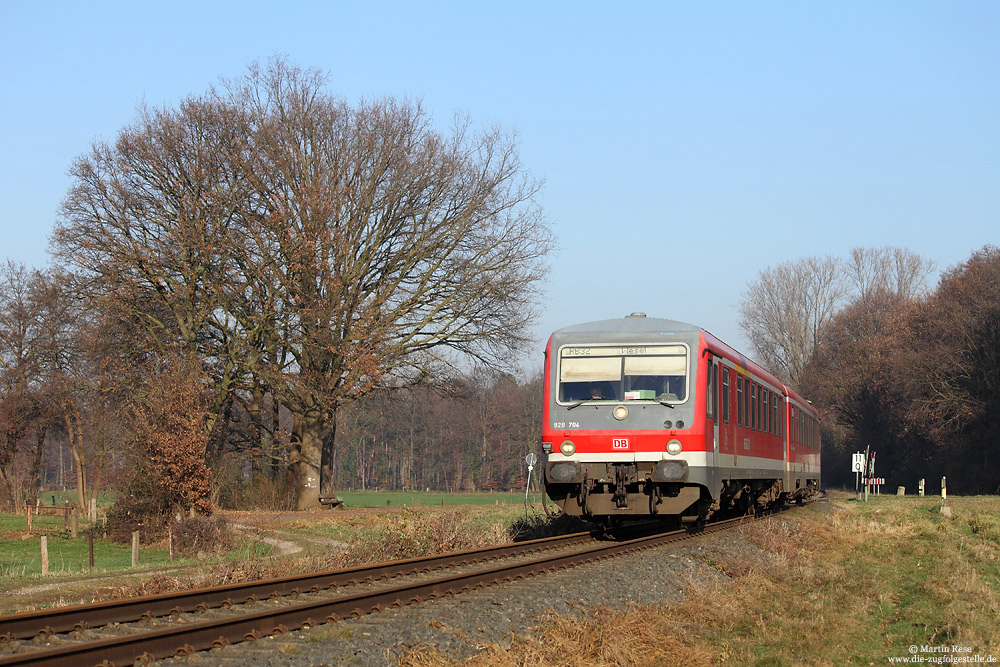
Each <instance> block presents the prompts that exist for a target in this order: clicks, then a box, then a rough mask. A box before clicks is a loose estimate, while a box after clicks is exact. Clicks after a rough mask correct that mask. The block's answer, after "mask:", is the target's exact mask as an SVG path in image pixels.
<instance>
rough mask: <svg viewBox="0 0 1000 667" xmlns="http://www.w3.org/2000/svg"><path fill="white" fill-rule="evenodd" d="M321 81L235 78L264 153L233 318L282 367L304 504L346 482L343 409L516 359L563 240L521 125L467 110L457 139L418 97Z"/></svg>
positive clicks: (256, 160) (252, 162)
mask: <svg viewBox="0 0 1000 667" xmlns="http://www.w3.org/2000/svg"><path fill="white" fill-rule="evenodd" d="M323 83H324V79H323V76H322V75H321V74H320V73H319V72H317V71H314V70H310V71H305V70H300V69H298V68H295V67H291V66H289V65H287V64H286V63H284V62H283V61H280V60H277V61H272V62H271V63H270V65H269V66H268V67H267V68H264V69H261V68H257V67H253V68H251V71H250V73H249V74H248V75H247V76H246V77H245V78H244V79H242V80H240V81H238V82H234V83H231V84H230V89H231V90H232V91H233V92H232V94H233V96H234V99H236V100H237V102H236V105H237V106H238V108H240V109H241V110H242V111H243V112H244V114H245V115H244V122H245V123H246V127H247V135H248V136H250V137H251V143H252V145H253V146H254V147H255V149H256V150H254V151H252V152H250V153H248V154H247V156H246V158H247V164H246V165H245V166H244V167H243V169H244V173H245V174H246V175H247V181H248V184H249V188H250V189H251V191H252V193H253V195H252V201H253V202H254V204H255V208H254V210H253V211H248V212H246V213H247V214H248V215H247V217H246V218H244V219H243V220H242V225H241V226H240V228H239V229H238V233H239V234H240V235H241V238H242V240H243V242H242V244H241V246H240V247H241V248H243V249H245V254H243V255H242V256H241V275H242V276H244V278H245V281H246V282H245V283H241V284H240V285H239V287H240V292H241V293H244V294H246V293H248V294H251V295H252V298H249V299H242V300H241V301H240V302H241V303H244V304H252V305H253V306H254V307H253V308H252V309H251V310H249V311H243V312H234V313H233V316H234V318H236V319H237V320H238V321H239V327H240V328H241V329H242V330H246V331H250V330H254V331H259V332H261V338H260V344H261V345H262V346H263V349H265V350H267V351H268V355H269V356H271V358H272V359H280V360H282V361H284V362H285V363H284V364H276V365H273V366H267V367H264V368H263V369H262V377H263V378H264V381H265V382H266V384H267V385H268V386H269V387H270V388H271V389H272V391H274V392H275V393H276V394H277V395H279V396H281V397H282V400H283V402H284V403H285V405H287V406H288V407H289V408H290V409H292V411H293V412H295V413H296V414H297V415H298V416H299V418H300V421H299V422H298V431H299V435H300V438H299V441H298V443H297V447H296V449H295V456H296V460H295V463H296V464H297V466H298V468H299V471H300V482H301V489H300V506H303V507H305V506H309V505H312V504H314V503H315V502H316V500H317V498H318V497H323V496H330V495H332V493H333V487H332V483H333V479H334V469H333V462H334V457H333V454H334V438H335V430H336V412H337V409H338V408H339V407H340V406H342V405H344V404H345V403H347V402H349V401H351V400H354V399H355V398H357V397H359V396H363V395H366V394H367V393H368V392H370V391H373V390H376V389H380V388H400V387H406V386H413V385H419V384H427V383H433V382H440V381H442V380H444V379H446V378H448V377H450V376H451V375H453V374H454V372H455V369H456V365H455V360H456V356H455V355H459V356H462V355H464V356H468V357H473V358H475V359H477V360H479V361H481V362H483V363H486V364H488V365H492V366H494V367H496V366H503V365H504V364H506V363H507V362H508V360H509V359H510V358H511V356H512V354H513V353H514V351H516V350H518V349H519V348H520V347H521V346H522V345H523V344H525V343H526V342H527V340H528V338H527V336H528V325H529V324H530V323H531V322H532V320H533V317H534V314H535V309H534V307H533V304H534V299H535V298H536V296H537V290H538V283H539V282H540V280H541V278H542V277H543V275H544V272H545V266H544V264H543V259H544V257H545V255H546V254H547V252H548V251H549V248H550V246H551V239H550V234H549V231H548V228H547V227H546V226H545V224H544V222H543V220H542V217H541V215H540V211H539V210H538V208H537V207H536V206H535V205H534V203H533V199H532V198H533V196H534V195H535V193H536V192H537V189H538V183H536V182H534V181H532V180H530V179H529V178H528V177H527V176H526V174H525V171H524V169H523V167H522V166H521V164H520V162H519V160H518V156H517V151H516V143H515V142H514V140H513V138H512V137H510V136H508V135H506V134H504V133H503V132H502V131H500V130H498V129H492V130H488V131H486V132H481V133H477V132H474V131H473V129H472V128H471V127H470V125H469V124H468V123H467V122H465V121H459V122H457V123H456V124H455V125H454V126H453V128H452V130H451V132H450V134H447V135H444V134H441V133H439V132H437V131H436V130H434V129H433V126H432V123H431V119H430V117H429V115H428V114H427V113H426V112H425V111H424V110H423V109H422V108H421V107H420V105H418V104H413V103H409V102H406V101H399V100H394V99H385V100H379V101H376V102H361V103H359V104H357V105H355V106H351V105H348V104H347V103H345V102H344V101H342V100H339V99H338V98H336V97H333V96H331V95H329V94H327V93H325V92H324V91H323V88H322V86H323ZM250 214H252V215H250ZM259 304H268V305H269V307H270V308H271V309H272V310H271V312H261V310H260V308H259ZM262 322H269V323H275V324H277V326H262ZM277 350H281V354H279V355H277V356H275V355H274V351H277Z"/></svg>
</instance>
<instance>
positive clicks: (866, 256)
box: [845, 246, 934, 300]
mask: <svg viewBox="0 0 1000 667" xmlns="http://www.w3.org/2000/svg"><path fill="white" fill-rule="evenodd" d="M845 269H846V272H847V276H848V279H849V280H850V281H851V284H852V285H853V286H854V289H855V290H856V291H857V294H858V296H859V298H861V299H863V300H866V299H869V298H870V297H871V296H872V295H873V294H875V293H877V292H887V293H889V294H892V295H895V296H898V297H900V298H902V299H903V300H910V299H913V298H916V297H917V296H919V295H920V294H921V293H923V292H924V291H926V289H927V278H928V276H930V274H931V272H933V271H934V262H933V261H931V260H929V259H925V258H923V257H921V256H920V255H918V254H917V253H915V252H913V251H912V250H908V249H906V248H896V247H893V246H885V247H883V248H860V247H859V248H854V249H852V250H851V256H850V258H849V259H848V260H847V262H846V263H845Z"/></svg>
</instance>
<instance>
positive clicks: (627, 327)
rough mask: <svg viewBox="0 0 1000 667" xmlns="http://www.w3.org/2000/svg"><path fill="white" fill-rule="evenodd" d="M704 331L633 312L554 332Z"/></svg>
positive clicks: (699, 328) (555, 333)
mask: <svg viewBox="0 0 1000 667" xmlns="http://www.w3.org/2000/svg"><path fill="white" fill-rule="evenodd" d="M679 331H683V332H695V331H702V328H701V327H696V326H695V325H693V324H688V323H686V322H678V321H676V320H667V319H661V318H658V317H646V315H645V314H641V313H632V314H631V315H629V316H628V317H620V318H618V319H614V320H598V321H596V322H584V323H583V324H574V325H572V326H568V327H563V328H562V329H557V330H556V331H554V332H553V335H557V334H560V335H561V334H577V333H602V334H608V333H612V334H613V333H663V334H666V333H676V332H679Z"/></svg>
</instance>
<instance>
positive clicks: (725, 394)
mask: <svg viewBox="0 0 1000 667" xmlns="http://www.w3.org/2000/svg"><path fill="white" fill-rule="evenodd" d="M722 421H723V422H724V423H726V424H728V423H729V369H728V368H723V369H722Z"/></svg>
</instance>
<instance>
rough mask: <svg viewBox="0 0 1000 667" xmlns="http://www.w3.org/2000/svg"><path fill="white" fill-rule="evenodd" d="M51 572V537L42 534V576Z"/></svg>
mask: <svg viewBox="0 0 1000 667" xmlns="http://www.w3.org/2000/svg"><path fill="white" fill-rule="evenodd" d="M48 573H49V539H48V538H47V537H45V536H44V535H42V576H43V577H44V576H45V575H47V574H48Z"/></svg>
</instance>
